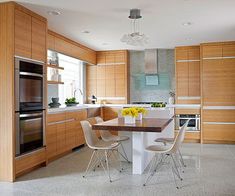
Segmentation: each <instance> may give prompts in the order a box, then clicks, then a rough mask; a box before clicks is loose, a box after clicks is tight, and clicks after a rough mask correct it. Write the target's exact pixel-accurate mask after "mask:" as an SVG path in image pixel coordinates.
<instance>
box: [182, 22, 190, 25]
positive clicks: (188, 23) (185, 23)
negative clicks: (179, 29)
mask: <svg viewBox="0 0 235 196" xmlns="http://www.w3.org/2000/svg"><path fill="white" fill-rule="evenodd" d="M182 25H183V26H190V25H192V23H191V22H184V23H182Z"/></svg>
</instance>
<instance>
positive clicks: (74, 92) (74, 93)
mask: <svg viewBox="0 0 235 196" xmlns="http://www.w3.org/2000/svg"><path fill="white" fill-rule="evenodd" d="M77 90H79V92H80V94H81V95H83V93H82V90H81V89H80V88H78V89H75V90H74V91H73V97H75V95H76V92H77Z"/></svg>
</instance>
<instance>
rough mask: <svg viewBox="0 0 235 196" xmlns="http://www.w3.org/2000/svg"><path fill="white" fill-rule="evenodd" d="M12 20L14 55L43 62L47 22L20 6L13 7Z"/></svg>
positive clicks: (44, 59) (44, 58)
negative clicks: (13, 19)
mask: <svg viewBox="0 0 235 196" xmlns="http://www.w3.org/2000/svg"><path fill="white" fill-rule="evenodd" d="M14 18H15V23H14V27H15V32H14V33H15V55H16V56H20V57H25V58H30V59H33V60H38V61H42V62H45V61H46V35H47V20H46V19H45V18H43V17H41V16H38V15H37V14H31V12H29V11H28V10H26V9H24V8H22V7H21V6H16V7H15V14H14Z"/></svg>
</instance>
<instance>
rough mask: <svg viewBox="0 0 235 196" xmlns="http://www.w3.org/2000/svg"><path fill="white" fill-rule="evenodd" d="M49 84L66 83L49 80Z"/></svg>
mask: <svg viewBox="0 0 235 196" xmlns="http://www.w3.org/2000/svg"><path fill="white" fill-rule="evenodd" d="M47 84H64V82H59V81H51V80H48V81H47Z"/></svg>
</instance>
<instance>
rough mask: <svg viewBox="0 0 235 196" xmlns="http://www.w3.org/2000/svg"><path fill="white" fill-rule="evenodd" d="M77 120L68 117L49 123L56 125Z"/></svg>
mask: <svg viewBox="0 0 235 196" xmlns="http://www.w3.org/2000/svg"><path fill="white" fill-rule="evenodd" d="M72 121H75V119H74V118H71V119H67V120H61V121H56V122H50V123H48V125H56V124H62V123H66V122H72Z"/></svg>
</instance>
